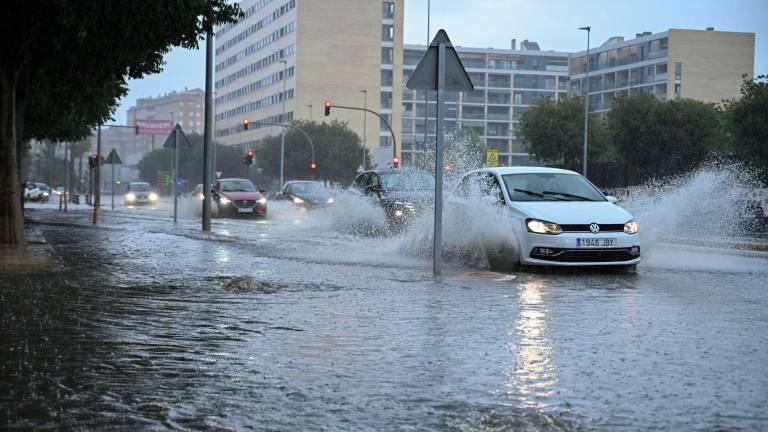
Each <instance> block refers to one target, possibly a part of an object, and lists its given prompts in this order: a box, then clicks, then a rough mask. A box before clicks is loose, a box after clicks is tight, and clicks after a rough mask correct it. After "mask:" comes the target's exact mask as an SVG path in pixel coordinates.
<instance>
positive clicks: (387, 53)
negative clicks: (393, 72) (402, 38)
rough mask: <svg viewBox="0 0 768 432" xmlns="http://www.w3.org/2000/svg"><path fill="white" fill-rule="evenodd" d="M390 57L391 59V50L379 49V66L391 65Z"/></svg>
mask: <svg viewBox="0 0 768 432" xmlns="http://www.w3.org/2000/svg"><path fill="white" fill-rule="evenodd" d="M392 57H393V52H392V48H387V47H382V48H381V64H387V65H391V64H392Z"/></svg>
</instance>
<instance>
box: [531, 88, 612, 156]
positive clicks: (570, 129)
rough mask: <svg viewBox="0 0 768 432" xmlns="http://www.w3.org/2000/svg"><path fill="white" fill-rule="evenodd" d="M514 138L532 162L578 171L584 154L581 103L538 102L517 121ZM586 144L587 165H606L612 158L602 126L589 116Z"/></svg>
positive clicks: (573, 99)
mask: <svg viewBox="0 0 768 432" xmlns="http://www.w3.org/2000/svg"><path fill="white" fill-rule="evenodd" d="M517 135H518V137H519V138H520V140H521V141H522V143H523V144H524V145H525V146H526V148H527V149H528V152H529V153H530V154H531V156H533V157H534V159H536V160H538V161H542V162H547V163H552V164H558V165H562V166H564V167H566V168H569V169H576V170H580V169H581V164H582V162H581V160H582V155H583V154H584V153H583V148H584V103H583V99H581V98H579V97H570V98H566V99H563V100H560V101H555V100H552V99H542V100H540V101H539V102H538V103H537V104H536V105H533V106H531V107H530V108H528V110H527V111H525V112H524V113H523V115H522V116H521V117H520V124H519V125H518V129H517ZM588 140H589V142H588V146H587V150H588V157H589V161H593V162H608V161H611V160H612V159H613V158H614V152H613V149H612V148H611V145H610V142H609V141H608V139H607V134H606V130H605V125H604V123H603V121H602V120H601V119H600V117H599V116H598V115H596V114H590V118H589V136H588Z"/></svg>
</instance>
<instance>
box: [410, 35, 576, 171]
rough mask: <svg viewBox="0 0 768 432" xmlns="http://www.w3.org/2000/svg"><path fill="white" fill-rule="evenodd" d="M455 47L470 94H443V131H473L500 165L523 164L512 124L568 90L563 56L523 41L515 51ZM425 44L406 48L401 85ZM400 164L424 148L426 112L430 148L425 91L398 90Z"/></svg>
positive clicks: (430, 111)
mask: <svg viewBox="0 0 768 432" xmlns="http://www.w3.org/2000/svg"><path fill="white" fill-rule="evenodd" d="M516 45H517V44H516V41H514V40H513V41H512V46H511V49H509V50H504V49H492V48H487V49H479V48H463V47H458V46H457V47H456V52H457V53H458V55H459V58H460V59H461V61H462V63H463V64H464V67H465V68H466V70H467V72H468V73H469V77H470V79H471V80H472V83H473V84H474V86H475V89H474V90H473V91H472V92H464V93H456V92H447V93H446V112H445V127H446V132H451V131H454V130H457V129H472V130H474V131H475V132H476V133H477V135H478V136H480V138H481V139H482V140H483V141H484V143H485V144H486V146H487V147H490V148H495V149H498V150H499V157H500V160H499V163H500V164H502V165H510V164H512V165H527V164H529V163H530V157H529V156H528V152H527V151H526V150H525V148H523V146H522V145H521V144H520V142H519V140H518V139H517V137H516V136H515V125H516V124H517V123H518V120H519V118H520V115H521V114H522V113H523V112H525V110H527V109H528V107H529V106H530V105H532V104H534V103H536V102H537V101H539V100H541V99H543V98H550V99H556V98H562V97H565V96H566V94H567V89H568V54H567V53H563V52H554V51H541V50H540V49H539V46H538V44H536V43H535V42H531V41H527V40H526V41H523V43H522V44H521V46H520V49H517V46H516ZM425 48H426V47H425V46H424V45H406V46H405V54H404V55H403V59H404V60H403V62H404V65H403V69H404V72H403V82H404V83H405V82H407V81H408V78H409V77H410V76H411V74H412V73H413V71H414V70H415V69H416V65H417V64H418V62H419V60H420V59H421V57H422V56H423V54H424V51H425ZM402 93H403V101H402V130H403V135H402V137H403V138H402V141H403V147H402V148H403V154H402V158H403V163H409V162H410V161H412V160H413V158H414V157H415V155H416V154H418V153H419V152H421V151H423V150H424V148H425V146H424V142H425V134H424V132H425V129H424V127H425V126H424V120H425V119H424V117H425V115H424V114H425V109H426V111H427V124H426V127H427V129H426V132H427V134H426V143H427V145H426V148H427V149H433V148H434V141H435V122H436V114H437V105H436V100H435V99H436V97H435V92H434V91H433V92H430V96H429V103H428V104H425V102H424V101H425V92H424V91H421V90H418V91H411V90H408V89H407V88H405V86H403V89H402Z"/></svg>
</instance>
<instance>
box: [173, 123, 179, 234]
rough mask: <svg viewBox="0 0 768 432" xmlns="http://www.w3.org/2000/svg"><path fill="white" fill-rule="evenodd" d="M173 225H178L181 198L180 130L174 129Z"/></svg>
mask: <svg viewBox="0 0 768 432" xmlns="http://www.w3.org/2000/svg"><path fill="white" fill-rule="evenodd" d="M173 147H174V148H173V223H176V220H177V219H176V215H177V212H178V207H179V197H178V194H177V193H176V188H177V187H178V186H177V184H176V183H177V182H178V181H179V130H178V129H177V128H174V129H173Z"/></svg>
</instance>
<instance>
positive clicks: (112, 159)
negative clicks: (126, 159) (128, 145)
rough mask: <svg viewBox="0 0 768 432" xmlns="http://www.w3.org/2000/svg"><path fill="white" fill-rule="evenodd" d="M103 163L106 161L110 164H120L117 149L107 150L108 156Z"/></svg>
mask: <svg viewBox="0 0 768 432" xmlns="http://www.w3.org/2000/svg"><path fill="white" fill-rule="evenodd" d="M104 163H107V164H110V165H121V164H122V163H123V161H122V160H120V156H118V154H117V150H115V149H112V151H111V152H109V156H107V160H106V161H104Z"/></svg>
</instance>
